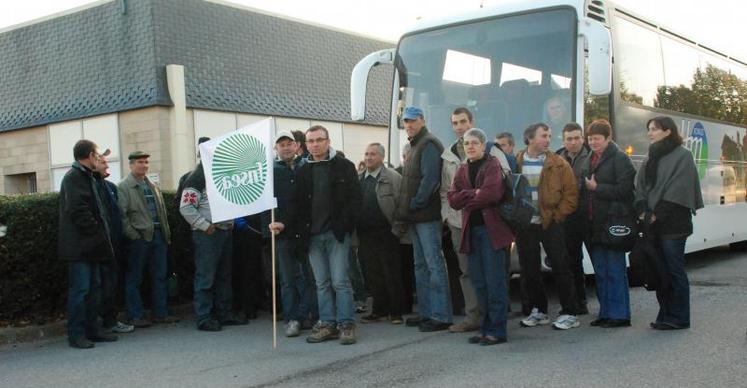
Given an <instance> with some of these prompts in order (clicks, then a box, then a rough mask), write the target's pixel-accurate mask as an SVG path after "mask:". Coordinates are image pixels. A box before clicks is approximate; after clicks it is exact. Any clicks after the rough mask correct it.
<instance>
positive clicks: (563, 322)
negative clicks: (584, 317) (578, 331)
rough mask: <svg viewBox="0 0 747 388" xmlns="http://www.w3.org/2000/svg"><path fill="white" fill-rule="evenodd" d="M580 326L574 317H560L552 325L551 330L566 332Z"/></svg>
mask: <svg viewBox="0 0 747 388" xmlns="http://www.w3.org/2000/svg"><path fill="white" fill-rule="evenodd" d="M580 324H581V323H580V322H579V321H578V318H576V316H575V315H561V316H559V317H558V319H556V320H555V322H553V323H552V328H553V329H556V330H568V329H573V328H574V327H578V326H579V325H580Z"/></svg>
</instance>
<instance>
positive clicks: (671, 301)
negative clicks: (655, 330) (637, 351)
mask: <svg viewBox="0 0 747 388" xmlns="http://www.w3.org/2000/svg"><path fill="white" fill-rule="evenodd" d="M685 241H686V239H681V240H661V251H662V259H664V267H665V268H666V269H667V275H668V276H669V289H667V290H663V291H660V290H657V291H656V299H657V300H658V301H659V314H658V315H657V316H656V322H657V323H669V324H672V325H675V326H677V327H690V282H689V281H688V280H687V273H686V272H685Z"/></svg>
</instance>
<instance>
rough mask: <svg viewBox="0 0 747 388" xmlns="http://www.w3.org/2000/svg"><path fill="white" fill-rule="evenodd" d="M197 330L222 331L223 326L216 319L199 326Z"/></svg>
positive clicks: (201, 323) (203, 322)
mask: <svg viewBox="0 0 747 388" xmlns="http://www.w3.org/2000/svg"><path fill="white" fill-rule="evenodd" d="M197 330H202V331H221V330H223V326H221V324H220V322H218V321H217V320H216V319H212V318H211V319H208V320H205V321H202V322H200V323H198V324H197Z"/></svg>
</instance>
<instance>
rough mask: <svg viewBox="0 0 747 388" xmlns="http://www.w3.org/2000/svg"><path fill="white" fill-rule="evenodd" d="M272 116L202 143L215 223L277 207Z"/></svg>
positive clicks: (201, 149)
mask: <svg viewBox="0 0 747 388" xmlns="http://www.w3.org/2000/svg"><path fill="white" fill-rule="evenodd" d="M274 127H275V122H274V121H273V119H272V118H269V119H266V120H262V121H260V122H258V123H255V124H250V125H247V126H245V127H243V128H239V129H237V130H235V131H233V132H231V133H227V134H225V135H223V136H221V137H218V138H215V139H212V140H210V141H207V142H205V143H202V144H200V157H201V159H202V166H203V167H204V169H205V185H206V188H207V195H208V199H209V201H210V213H211V215H212V221H213V222H221V221H226V220H231V219H234V218H238V217H243V216H248V215H252V214H257V213H260V212H263V211H265V210H268V209H272V208H275V207H277V201H276V200H275V194H274V192H273V186H274V183H273V182H274V181H273V177H272V167H273V152H272V147H273V144H272V136H273V128H274Z"/></svg>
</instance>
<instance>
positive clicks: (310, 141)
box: [306, 137, 328, 144]
mask: <svg viewBox="0 0 747 388" xmlns="http://www.w3.org/2000/svg"><path fill="white" fill-rule="evenodd" d="M327 139H328V138H326V137H320V138H318V139H306V143H309V144H316V143H321V142H323V141H325V140H327Z"/></svg>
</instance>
